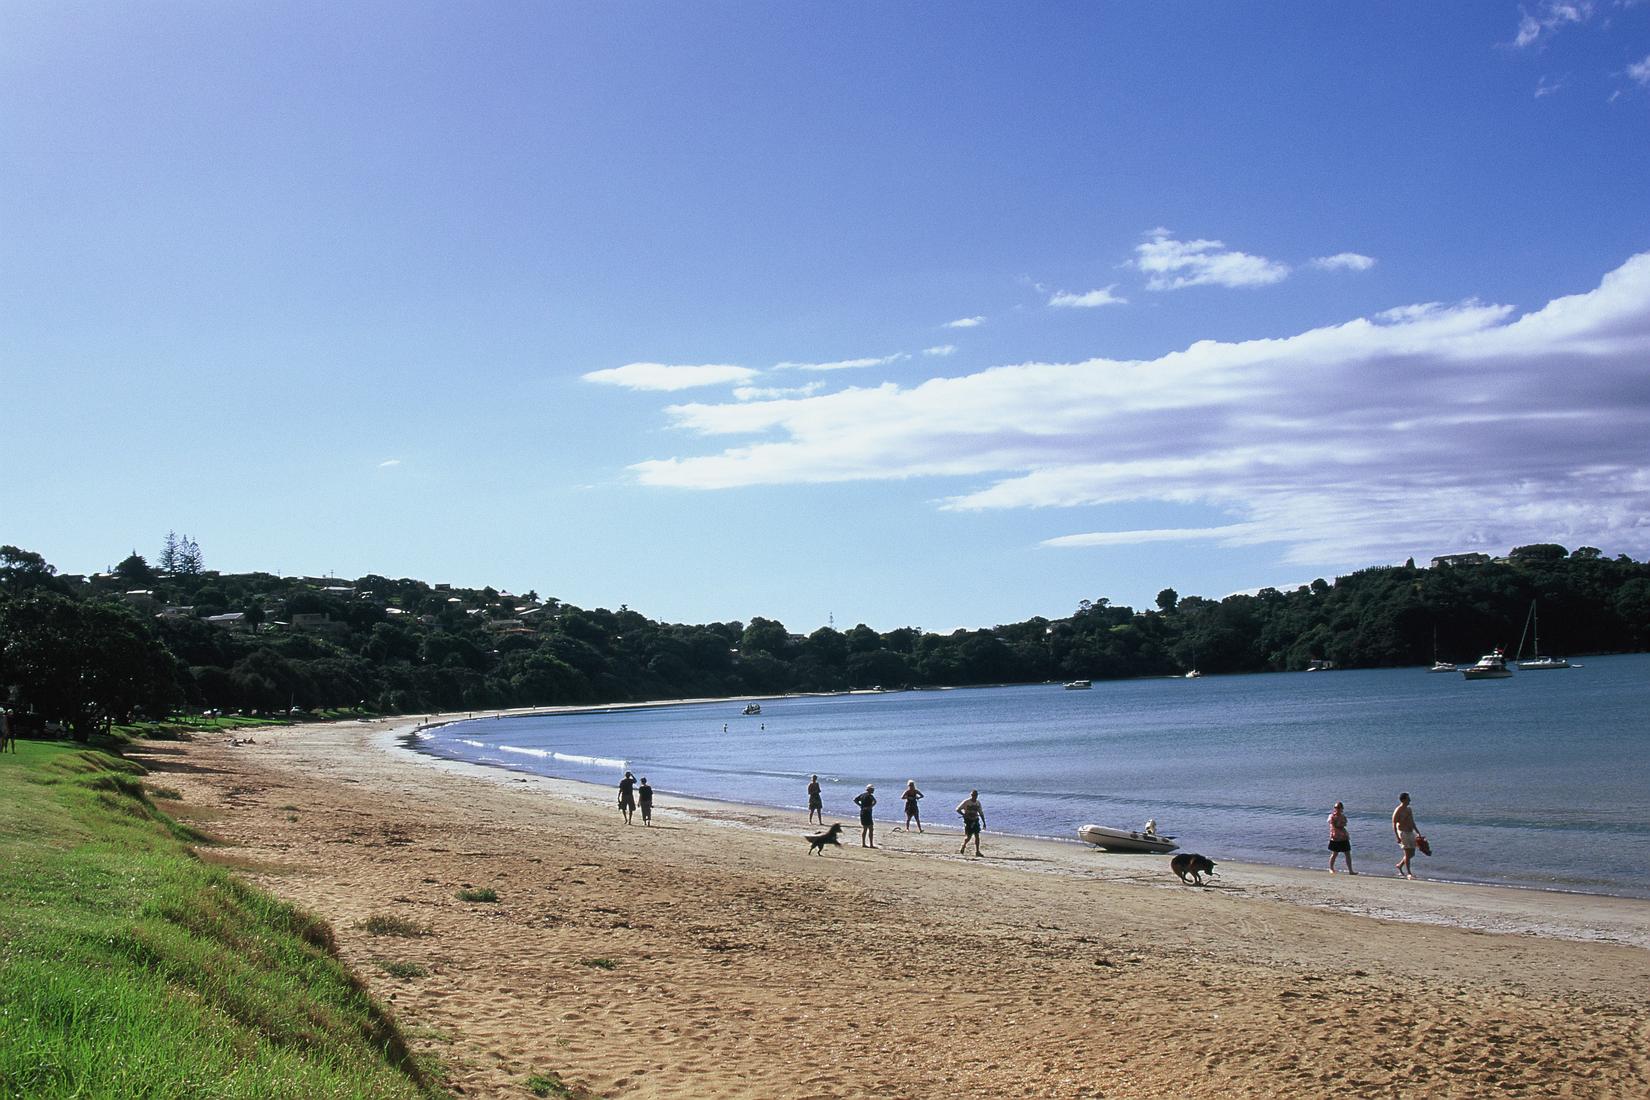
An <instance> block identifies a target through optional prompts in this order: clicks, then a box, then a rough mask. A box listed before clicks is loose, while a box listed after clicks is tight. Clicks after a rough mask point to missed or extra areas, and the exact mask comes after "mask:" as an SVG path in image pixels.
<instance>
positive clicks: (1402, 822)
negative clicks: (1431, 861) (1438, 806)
mask: <svg viewBox="0 0 1650 1100" xmlns="http://www.w3.org/2000/svg"><path fill="white" fill-rule="evenodd" d="M1416 832H1417V830H1416V828H1415V810H1414V809H1413V808H1411V806H1410V804H1409V792H1407V791H1406V792H1404V793H1403V794H1401V795H1399V796H1398V805H1397V807H1396V808H1395V809H1394V810H1393V811H1392V835H1393V836H1395V837H1397V838H1398V847H1399V848H1400V849H1401V850H1402V851H1403V853H1404V858H1403V859H1400V860H1399V861H1398V862H1397V863H1396V864H1394V866H1395V867H1397V868H1398V873H1399V874H1400V875H1402V876H1404V877H1405V878H1414V877H1415V874H1414V872H1412V871H1411V870H1410V869H1409V861H1410V860H1412V859H1414V858H1415V835H1416Z"/></svg>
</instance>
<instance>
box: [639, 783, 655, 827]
mask: <svg viewBox="0 0 1650 1100" xmlns="http://www.w3.org/2000/svg"><path fill="white" fill-rule="evenodd" d="M636 801H637V804H638V805H639V806H640V807H641V810H642V824H643V825H651V824H653V788H652V787H649V786H648V785H647V776H645V775H644V776H642V783H641V786H639V787H637V788H636Z"/></svg>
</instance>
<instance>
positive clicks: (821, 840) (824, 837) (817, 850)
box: [807, 821, 842, 856]
mask: <svg viewBox="0 0 1650 1100" xmlns="http://www.w3.org/2000/svg"><path fill="white" fill-rule="evenodd" d="M841 833H842V822H840V821H838V822H834V823H833V824H832V825H831V827H830V828H829V829H826V830H825V831H824V832H823V833H809V834H808V835H807V841H808V854H809V855H811V856H822V855H824V854H825V845H827V844H835V845H836V846H837V847H838V848H840V847H842V841H840V840H838V839H837V837H838V836H839V835H840V834H841Z"/></svg>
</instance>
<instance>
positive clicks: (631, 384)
mask: <svg viewBox="0 0 1650 1100" xmlns="http://www.w3.org/2000/svg"><path fill="white" fill-rule="evenodd" d="M756 375H757V372H756V371H754V370H752V369H750V368H749V367H737V366H733V365H732V364H728V363H696V364H694V363H626V364H625V365H624V366H622V367H609V368H607V369H606V370H593V371H590V372H589V373H588V374H586V375H584V376H583V377H584V380H585V381H586V382H595V383H598V384H600V385H604V386H623V387H624V388H625V389H627V390H659V391H665V392H673V391H675V390H691V389H694V388H695V387H698V386H723V385H727V384H728V383H730V382H748V381H750V380H751V379H752V378H755V377H756Z"/></svg>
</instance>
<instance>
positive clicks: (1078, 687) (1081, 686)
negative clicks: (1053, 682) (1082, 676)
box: [1066, 680, 1094, 691]
mask: <svg viewBox="0 0 1650 1100" xmlns="http://www.w3.org/2000/svg"><path fill="white" fill-rule="evenodd" d="M1093 686H1094V684H1093V683H1091V682H1090V681H1088V680H1068V681H1067V682H1066V690H1067V691H1087V690H1088V689H1089V688H1091V687H1093Z"/></svg>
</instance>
